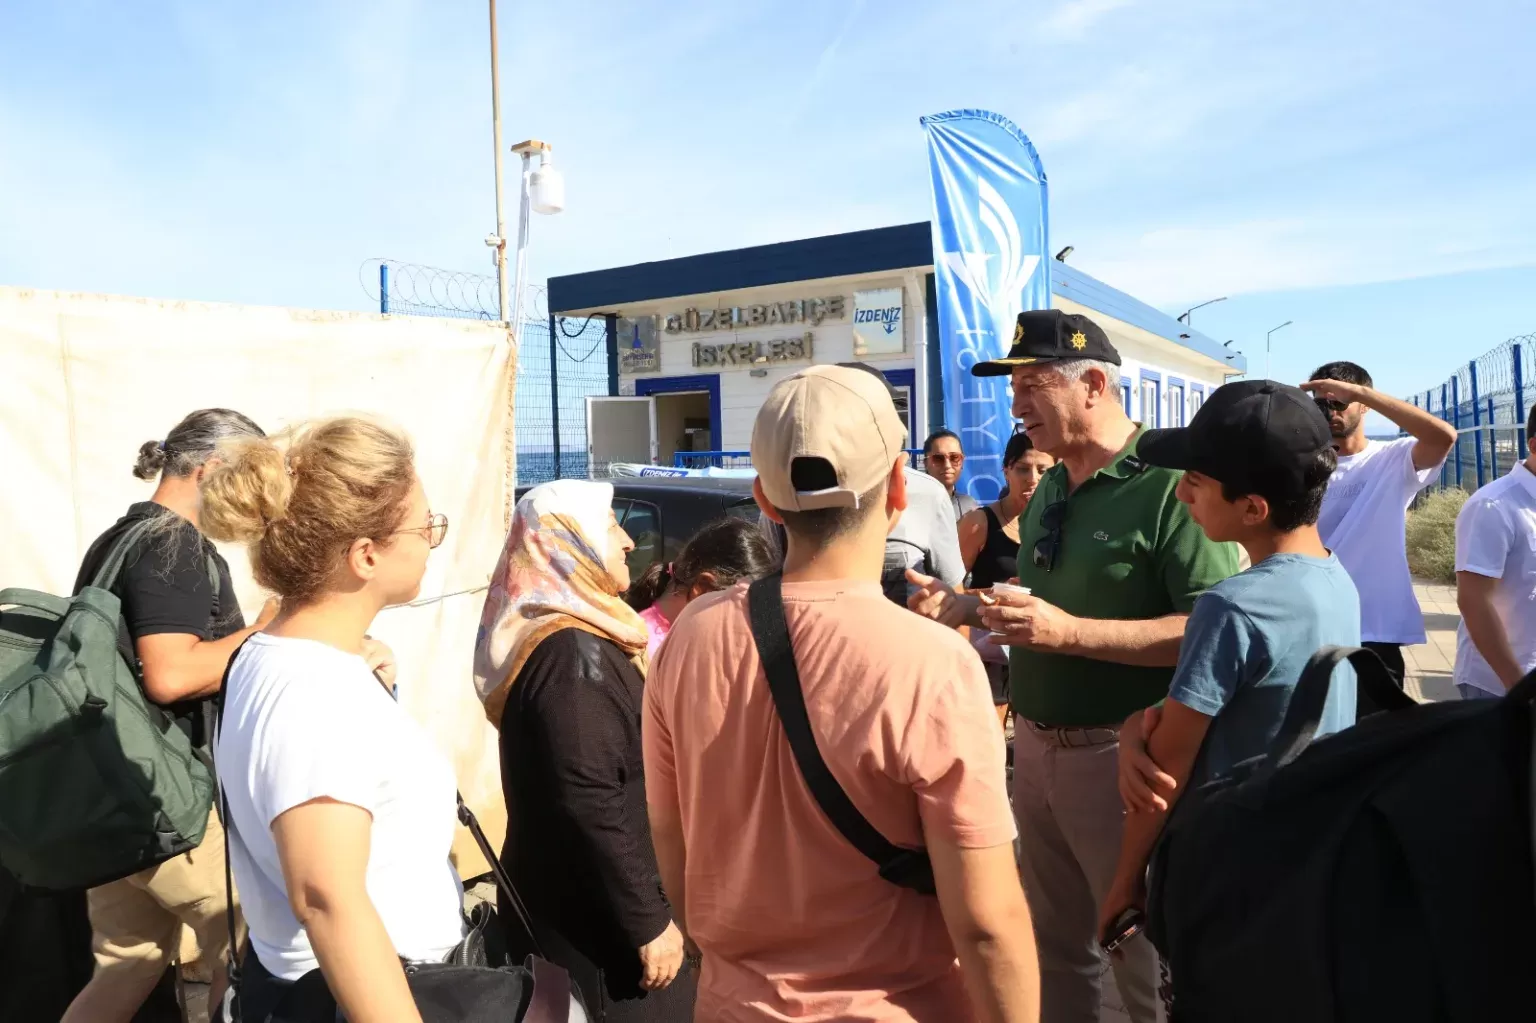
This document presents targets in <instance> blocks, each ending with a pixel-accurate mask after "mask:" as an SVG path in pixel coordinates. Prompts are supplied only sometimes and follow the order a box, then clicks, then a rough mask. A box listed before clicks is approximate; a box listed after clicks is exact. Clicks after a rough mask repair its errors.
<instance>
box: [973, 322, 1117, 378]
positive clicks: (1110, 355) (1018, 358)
mask: <svg viewBox="0 0 1536 1023" xmlns="http://www.w3.org/2000/svg"><path fill="white" fill-rule="evenodd" d="M1062 359H1093V360H1095V361H1096V362H1107V363H1110V364H1111V365H1114V366H1118V365H1120V353H1119V352H1117V351H1115V346H1114V345H1112V344H1110V343H1109V335H1107V334H1105V333H1104V331H1103V329H1102V328H1101V327H1100V326H1099V325H1098V324H1097V323H1094V322H1093V321H1092V320H1090V319H1089V318H1088V317H1086V316H1082V315H1079V314H1078V313H1064V312H1062V311H1061V310H1060V309H1036V310H1032V311H1030V312H1024V313H1020V314H1019V322H1018V325H1017V326H1016V327H1014V328H1013V347H1012V348H1010V349H1008V354H1007V355H1005V356H1003V358H1001V359H993V360H992V361H990V362H978V363H976V365H974V366H972V367H971V376H977V377H1005V376H1007V375H1008V374H1010V373H1012V372H1013V367H1015V366H1032V365H1034V364H1036V363H1039V362H1055V361H1059V360H1062Z"/></svg>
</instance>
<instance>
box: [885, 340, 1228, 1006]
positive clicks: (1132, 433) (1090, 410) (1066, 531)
mask: <svg viewBox="0 0 1536 1023" xmlns="http://www.w3.org/2000/svg"><path fill="white" fill-rule="evenodd" d="M1119 367H1120V353H1119V352H1117V351H1116V350H1115V348H1114V346H1113V345H1111V344H1110V342H1109V338H1108V337H1107V336H1106V335H1105V334H1104V331H1103V330H1101V329H1100V328H1099V326H1098V325H1097V324H1096V323H1094V322H1093V321H1092V320H1090V319H1089V318H1088V317H1086V316H1079V315H1076V314H1072V313H1063V312H1060V311H1058V310H1042V311H1038V312H1026V313H1020V314H1019V320H1018V326H1017V328H1016V329H1015V331H1014V337H1013V347H1012V349H1011V350H1010V351H1009V352H1008V355H1007V357H1006V358H1003V359H998V360H996V361H993V362H984V363H978V364H977V365H976V366H974V367H973V368H972V370H971V372H972V373H973V374H975V375H976V376H1006V375H1011V376H1012V378H1013V414H1014V417H1015V418H1017V419H1019V420H1020V421H1021V422H1022V423H1023V426H1024V429H1025V430H1026V431H1027V432H1028V434H1029V438H1030V440H1032V441H1033V442H1034V444H1035V447H1037V448H1039V449H1040V450H1042V451H1046V452H1049V453H1050V454H1053V455H1055V456H1056V457H1057V459H1058V463H1057V464H1056V466H1055V467H1054V468H1052V469H1051V470H1050V471H1048V472H1047V473H1046V474H1045V477H1044V478H1043V479H1042V480H1041V481H1040V486H1039V488H1038V489H1037V490H1036V491H1035V494H1034V496H1033V497H1032V498H1030V502H1029V505H1028V507H1027V508H1026V509H1025V511H1024V514H1023V516H1022V517H1021V518H1020V520H1019V542H1020V547H1019V583H1020V585H1021V586H1025V587H1028V588H1029V589H1030V591H1031V593H1030V595H1029V596H1023V595H1017V594H1007V593H999V594H997V595H996V596H991V595H988V596H985V597H984V596H982V595H978V594H969V595H968V594H961V593H957V592H956V591H954V590H952V589H950V588H948V587H946V586H944V584H943V583H940V582H937V581H933V580H928V579H926V578H914V579H912V581H913V582H914V583H916V584H917V585H918V586H919V590H918V592H917V593H916V594H915V595H914V596H913V597H912V600H911V606H912V608H913V610H915V611H918V612H919V613H921V614H925V615H927V616H928V617H930V618H934V619H936V620H938V621H942V622H945V623H946V624H949V625H971V626H973V627H983V628H988V629H991V630H992V632H993V633H995V634H996V641H997V642H998V643H1001V644H1003V645H1005V646H1007V647H1009V665H1010V668H1009V671H1010V676H1011V678H1010V684H1011V688H1012V693H1013V711H1014V714H1015V718H1016V725H1015V729H1014V732H1015V738H1014V812H1015V813H1016V814H1017V815H1018V819H1019V840H1020V869H1021V871H1022V874H1023V879H1024V890H1025V893H1026V894H1027V895H1028V897H1029V904H1030V911H1031V914H1032V915H1033V917H1034V921H1035V940H1036V944H1037V946H1038V948H1039V953H1040V980H1041V1006H1040V1018H1041V1020H1042V1021H1044V1023H1095V1021H1097V1020H1098V1018H1099V1009H1100V1006H1099V1000H1100V991H1099V977H1100V975H1101V973H1102V970H1103V958H1102V955H1101V953H1100V951H1099V949H1098V944H1097V940H1096V931H1097V924H1098V919H1097V908H1098V905H1099V903H1100V901H1102V900H1103V898H1104V897H1105V895H1106V894H1107V893H1108V891H1109V888H1110V885H1111V883H1112V882H1113V880H1114V876H1115V865H1116V861H1117V858H1118V855H1119V848H1120V833H1121V830H1122V825H1123V822H1124V816H1125V809H1124V806H1123V805H1122V803H1121V800H1120V794H1119V790H1118V786H1117V780H1116V768H1117V754H1118V728H1119V723H1120V722H1122V721H1124V720H1125V718H1126V717H1127V716H1128V715H1129V714H1130V713H1131V712H1132V711H1134V710H1137V709H1139V708H1143V707H1147V706H1150V705H1151V704H1153V703H1156V702H1157V701H1159V700H1161V699H1163V697H1165V696H1166V695H1167V694H1168V686H1169V683H1170V682H1171V681H1172V679H1173V668H1174V665H1175V663H1177V661H1178V656H1179V643H1180V641H1181V640H1182V638H1183V636H1184V624H1185V621H1186V620H1187V618H1188V616H1189V612H1190V610H1191V609H1192V608H1193V607H1194V603H1195V598H1196V597H1198V596H1199V595H1200V594H1201V593H1202V592H1204V591H1205V590H1206V589H1208V588H1210V587H1211V586H1213V585H1215V584H1216V583H1217V582H1220V581H1221V580H1222V579H1225V578H1226V577H1227V576H1229V575H1232V574H1234V573H1235V572H1236V571H1237V567H1238V566H1237V551H1236V549H1235V548H1233V547H1232V546H1231V545H1229V544H1216V543H1212V542H1211V541H1210V540H1208V539H1206V536H1205V534H1204V532H1202V531H1201V529H1200V527H1199V526H1197V525H1195V523H1194V521H1193V520H1192V519H1191V518H1190V516H1189V511H1188V509H1187V508H1186V507H1185V506H1184V505H1183V504H1182V503H1181V502H1180V501H1179V500H1178V499H1177V498H1176V497H1174V488H1175V486H1176V485H1177V484H1178V480H1179V474H1178V473H1176V472H1173V471H1170V470H1167V469H1158V468H1153V467H1151V466H1149V465H1147V464H1146V463H1145V462H1143V461H1141V460H1140V459H1139V458H1137V457H1136V443H1137V440H1138V439H1139V438H1140V436H1141V434H1142V432H1143V428H1142V427H1141V426H1139V425H1138V424H1136V423H1133V422H1132V421H1131V420H1130V419H1129V418H1128V417H1127V416H1126V414H1125V410H1124V408H1123V407H1122V406H1121V404H1120V370H1119ZM1120 952H1121V954H1117V955H1116V956H1114V957H1112V959H1111V966H1113V968H1114V971H1115V979H1116V982H1117V983H1118V985H1119V987H1120V993H1121V997H1122V999H1123V1001H1124V1003H1125V1007H1126V1009H1127V1010H1128V1011H1129V1012H1130V1014H1131V1018H1132V1019H1133V1020H1136V1021H1137V1023H1143V1021H1146V1023H1154V1021H1155V1020H1156V1019H1157V1005H1158V999H1157V991H1156V954H1155V952H1154V951H1153V949H1152V948H1151V946H1150V945H1149V944H1148V942H1147V940H1146V938H1145V937H1142V936H1138V937H1136V938H1135V939H1133V940H1132V941H1130V942H1129V943H1127V944H1125V945H1123V946H1121V949H1120Z"/></svg>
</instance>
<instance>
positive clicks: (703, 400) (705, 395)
mask: <svg viewBox="0 0 1536 1023" xmlns="http://www.w3.org/2000/svg"><path fill="white" fill-rule="evenodd" d="M655 397H656V448H657V451H656V460H657V461H658V462H659V463H660V464H662V465H671V464H672V460H673V456H674V455H676V454H677V452H679V451H714V450H716V446H715V437H714V434H713V431H712V430H711V428H710V408H709V399H710V394H709V392H708V391H681V392H677V393H670V394H657V395H656V396H655Z"/></svg>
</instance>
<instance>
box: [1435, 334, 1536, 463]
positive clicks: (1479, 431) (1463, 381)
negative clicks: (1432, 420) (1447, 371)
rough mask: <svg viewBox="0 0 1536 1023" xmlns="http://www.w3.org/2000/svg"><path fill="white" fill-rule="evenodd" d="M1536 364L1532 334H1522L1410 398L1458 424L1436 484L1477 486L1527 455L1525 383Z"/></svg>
mask: <svg viewBox="0 0 1536 1023" xmlns="http://www.w3.org/2000/svg"><path fill="white" fill-rule="evenodd" d="M1533 370H1536V334H1522V335H1521V336H1519V337H1512V338H1510V339H1509V340H1508V341H1505V342H1504V343H1503V344H1501V345H1499V346H1498V347H1497V348H1494V349H1493V350H1492V351H1489V352H1485V353H1483V354H1482V355H1480V356H1478V357H1477V358H1476V359H1473V360H1471V361H1470V362H1468V363H1467V364H1466V365H1464V366H1461V367H1459V368H1458V369H1457V370H1456V372H1454V373H1452V374H1451V375H1450V376H1449V377H1448V378H1446V380H1445V381H1444V382H1443V383H1441V384H1439V385H1438V386H1436V387H1430V388H1427V389H1426V390H1423V391H1419V392H1416V393H1415V394H1412V395H1410V396H1409V397H1408V400H1409V401H1411V402H1413V403H1414V404H1415V405H1417V406H1419V407H1420V408H1423V409H1428V410H1429V411H1430V412H1433V413H1434V414H1435V415H1437V416H1439V417H1440V418H1441V419H1443V420H1445V421H1446V422H1448V423H1450V424H1451V425H1452V426H1454V427H1456V431H1457V439H1456V447H1455V449H1454V450H1453V451H1452V452H1451V456H1450V457H1449V458H1447V459H1446V461H1445V467H1444V468H1442V469H1441V470H1440V485H1441V486H1445V487H1461V488H1462V489H1464V490H1469V491H1470V490H1476V489H1477V488H1479V487H1481V486H1483V485H1484V484H1485V483H1488V482H1489V481H1491V480H1494V479H1497V478H1498V477H1499V476H1500V475H1501V474H1503V473H1505V472H1508V471H1509V470H1510V468H1511V467H1513V466H1514V464H1515V463H1516V462H1518V461H1521V460H1522V459H1524V458H1525V456H1526V437H1525V425H1526V416H1527V414H1528V413H1529V411H1530V400H1529V398H1530V396H1528V395H1527V392H1526V388H1527V387H1528V386H1529V384H1530V382H1531V381H1532V380H1533V379H1536V377H1533V375H1532V373H1533Z"/></svg>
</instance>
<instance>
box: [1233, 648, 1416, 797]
mask: <svg viewBox="0 0 1536 1023" xmlns="http://www.w3.org/2000/svg"><path fill="white" fill-rule="evenodd" d="M1344 661H1348V662H1349V663H1350V664H1352V665H1354V668H1355V679H1356V686H1357V689H1358V690H1359V692H1360V693H1361V694H1363V695H1365V696H1367V697H1369V698H1370V699H1371V700H1372V701H1374V702H1375V704H1376V706H1378V707H1381V708H1382V709H1383V710H1385V711H1387V712H1389V713H1390V712H1392V711H1399V710H1406V709H1407V708H1409V707H1417V706H1418V701H1416V700H1415V699H1414V698H1413V697H1411V696H1409V695H1408V694H1407V693H1405V692H1403V691H1402V690H1401V689H1399V688H1397V685H1396V684H1395V683H1393V681H1392V678H1391V676H1390V675H1389V674H1388V673H1387V666H1386V665H1385V664H1383V663H1382V660H1381V658H1380V657H1379V656H1377V654H1376V652H1375V651H1374V650H1367V649H1365V648H1363V647H1345V646H1325V647H1323V648H1322V649H1321V650H1319V651H1318V652H1317V653H1315V654H1313V655H1312V659H1311V660H1309V661H1308V662H1307V666H1306V667H1305V668H1303V669H1302V672H1301V677H1300V678H1299V679H1297V680H1296V689H1295V691H1294V692H1293V693H1292V694H1291V702H1290V706H1288V707H1287V708H1286V711H1285V719H1284V720H1283V721H1282V722H1281V723H1280V731H1279V732H1278V733H1277V734H1276V735H1275V740H1274V742H1272V743H1271V744H1270V747H1269V755H1268V756H1267V757H1266V759H1265V761H1264V765H1263V767H1261V768H1260V769H1259V771H1260V773H1261V774H1264V775H1270V774H1273V773H1274V772H1275V771H1277V770H1279V769H1280V768H1282V767H1284V766H1285V765H1286V764H1289V763H1290V762H1291V761H1292V760H1295V759H1296V758H1297V757H1299V756H1300V755H1301V753H1302V751H1303V750H1305V749H1306V748H1307V747H1308V746H1309V745H1311V743H1312V739H1313V737H1314V736H1315V735H1317V728H1318V725H1320V724H1321V723H1322V720H1323V709H1324V706H1325V705H1326V704H1327V702H1328V692H1329V690H1330V689H1331V688H1332V687H1333V674H1334V669H1335V668H1337V667H1338V666H1339V665H1340V664H1341V663H1342V662H1344Z"/></svg>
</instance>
